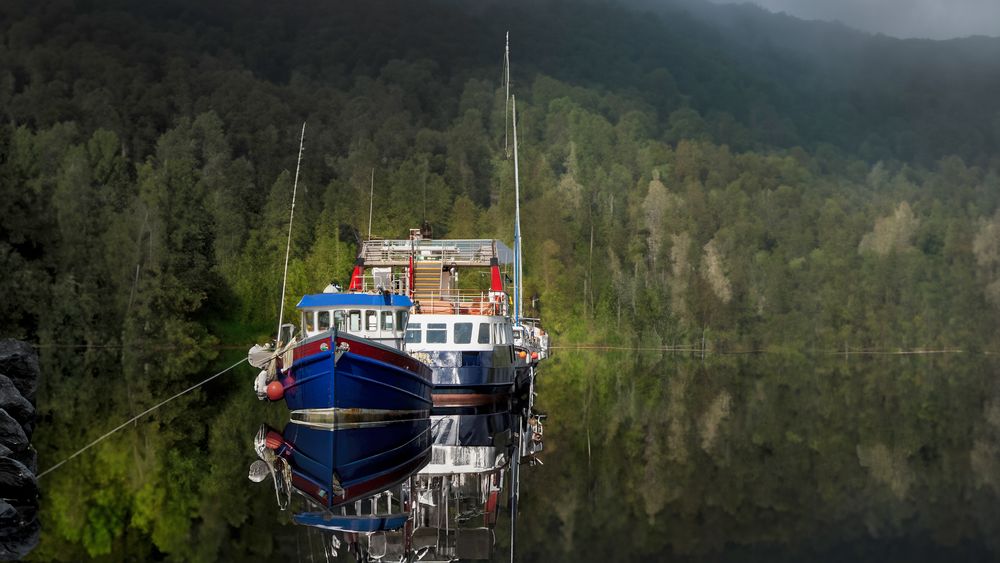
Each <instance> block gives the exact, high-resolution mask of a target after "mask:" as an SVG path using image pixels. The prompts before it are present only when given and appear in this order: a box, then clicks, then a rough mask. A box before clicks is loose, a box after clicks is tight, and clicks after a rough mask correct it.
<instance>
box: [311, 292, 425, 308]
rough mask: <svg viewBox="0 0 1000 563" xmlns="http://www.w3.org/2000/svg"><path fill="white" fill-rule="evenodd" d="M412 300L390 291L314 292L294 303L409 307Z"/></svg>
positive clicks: (323, 305) (331, 306) (313, 306)
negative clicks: (374, 292)
mask: <svg viewBox="0 0 1000 563" xmlns="http://www.w3.org/2000/svg"><path fill="white" fill-rule="evenodd" d="M412 305H413V301H410V298H409V297H407V296H405V295H396V294H392V293H387V294H381V295H369V294H367V293H316V294H313V295H303V296H302V300H301V301H299V304H298V305H296V307H298V308H299V309H311V308H323V309H332V308H337V307H351V306H355V307H403V308H406V309H409V308H410V307H411V306H412Z"/></svg>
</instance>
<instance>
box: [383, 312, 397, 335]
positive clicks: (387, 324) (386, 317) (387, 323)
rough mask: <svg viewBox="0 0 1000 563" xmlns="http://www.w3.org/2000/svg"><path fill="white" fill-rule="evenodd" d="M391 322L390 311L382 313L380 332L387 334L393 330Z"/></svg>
mask: <svg viewBox="0 0 1000 563" xmlns="http://www.w3.org/2000/svg"><path fill="white" fill-rule="evenodd" d="M392 320H393V319H392V311H382V330H386V331H389V332H392V331H393V330H395V327H394V326H393V324H392Z"/></svg>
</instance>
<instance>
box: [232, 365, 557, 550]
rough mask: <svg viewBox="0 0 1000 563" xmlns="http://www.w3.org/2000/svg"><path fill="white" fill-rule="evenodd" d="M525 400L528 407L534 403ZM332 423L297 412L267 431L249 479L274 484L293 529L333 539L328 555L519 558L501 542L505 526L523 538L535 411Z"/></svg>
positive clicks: (537, 432) (454, 411)
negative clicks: (522, 482) (521, 514)
mask: <svg viewBox="0 0 1000 563" xmlns="http://www.w3.org/2000/svg"><path fill="white" fill-rule="evenodd" d="M532 379H533V377H532ZM525 395H527V397H526V398H528V401H527V402H526V403H528V404H530V402H531V400H530V399H531V398H532V393H531V392H530V391H529V392H527V393H522V394H521V395H520V396H522V397H524V396H525ZM526 403H525V402H520V404H526ZM326 418H328V417H325V416H324V411H322V410H317V411H295V412H293V413H292V417H291V421H290V422H289V423H288V424H287V425H286V426H285V428H284V430H283V431H281V432H278V431H277V430H275V429H272V428H269V427H267V426H262V427H261V429H260V431H259V432H258V435H257V438H256V440H255V447H256V450H257V454H258V457H259V458H260V459H259V460H258V461H256V462H254V464H253V465H252V466H251V470H250V478H251V480H254V481H258V482H260V481H264V480H266V479H268V478H271V479H273V485H274V489H275V493H276V496H277V499H278V504H279V506H280V507H281V508H282V509H286V508H288V509H290V510H292V511H293V513H294V514H293V516H292V520H293V521H294V522H295V523H296V524H300V525H305V526H309V527H311V528H312V529H314V530H316V529H318V530H321V531H322V532H324V533H327V534H330V536H329V537H328V538H327V541H325V542H323V543H324V550H325V552H326V553H327V554H328V555H334V554H336V553H338V552H344V553H346V554H350V555H351V556H353V558H354V559H355V560H357V561H460V560H461V561H481V560H506V559H508V558H509V557H512V556H513V548H512V547H511V548H510V550H509V552H508V549H507V546H513V545H515V541H514V540H515V538H514V536H513V533H512V532H504V533H502V534H499V535H500V536H502V537H501V538H499V539H500V540H501V541H499V542H498V533H497V523H498V521H499V520H502V519H503V518H504V517H507V518H509V529H510V530H511V531H512V530H514V529H515V528H516V514H517V497H518V494H519V491H518V485H519V471H520V466H521V465H522V464H527V465H533V464H535V463H538V460H537V454H538V453H539V452H540V451H541V447H542V420H541V419H542V418H543V417H541V416H539V415H537V414H535V413H534V412H533V411H532V409H531V407H530V405H529V406H523V407H521V406H516V407H515V406H513V403H510V402H505V403H504V404H503V405H500V406H491V407H456V408H448V409H439V410H435V411H432V414H431V416H430V417H426V416H425V417H423V418H415V419H411V420H396V421H385V422H380V423H369V424H353V425H342V424H341V425H337V424H336V423H334V422H330V421H326ZM504 529H507V527H504ZM508 533H510V538H509V541H507V539H506V534H508ZM498 545H502V546H503V547H504V549H500V548H498ZM501 551H502V553H500V552H501Z"/></svg>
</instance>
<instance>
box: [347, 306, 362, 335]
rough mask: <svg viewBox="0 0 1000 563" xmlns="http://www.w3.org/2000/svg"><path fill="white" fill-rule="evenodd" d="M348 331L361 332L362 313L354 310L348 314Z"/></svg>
mask: <svg viewBox="0 0 1000 563" xmlns="http://www.w3.org/2000/svg"><path fill="white" fill-rule="evenodd" d="M347 330H349V331H351V332H361V311H358V310H354V311H351V312H349V313H347Z"/></svg>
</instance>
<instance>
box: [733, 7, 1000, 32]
mask: <svg viewBox="0 0 1000 563" xmlns="http://www.w3.org/2000/svg"><path fill="white" fill-rule="evenodd" d="M714 1H715V2H716V3H743V2H744V1H746V0H738V1H737V0H714ZM751 3H753V4H757V5H759V6H761V7H762V8H765V9H767V10H770V11H772V12H785V13H787V14H789V15H792V16H796V17H799V18H803V19H814V20H830V21H840V22H843V23H844V24H846V25H848V26H850V27H853V28H856V29H860V30H864V31H869V32H872V33H884V34H886V35H890V36H893V37H905V38H911V37H915V38H930V39H951V38H955V37H966V36H969V35H990V36H1000V2H998V1H997V0H753V1H752V2H751Z"/></svg>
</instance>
